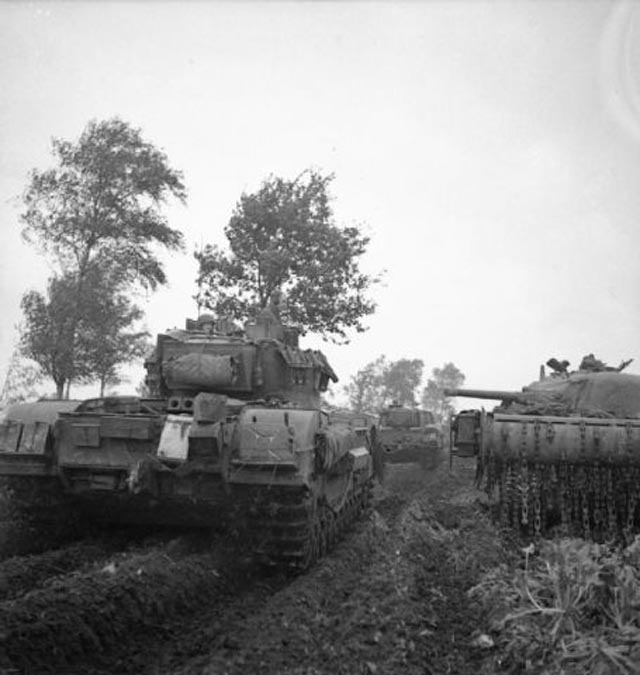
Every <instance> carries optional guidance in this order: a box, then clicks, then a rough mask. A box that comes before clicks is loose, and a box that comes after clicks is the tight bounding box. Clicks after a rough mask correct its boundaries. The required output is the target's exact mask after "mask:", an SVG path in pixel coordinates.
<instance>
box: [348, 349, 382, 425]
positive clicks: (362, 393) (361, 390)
mask: <svg viewBox="0 0 640 675" xmlns="http://www.w3.org/2000/svg"><path fill="white" fill-rule="evenodd" d="M387 366H388V363H387V360H386V358H385V357H384V356H379V357H378V358H377V359H376V360H375V361H371V362H370V363H368V364H367V365H366V366H365V367H364V368H362V369H360V370H359V371H358V372H357V373H356V374H355V375H352V376H351V380H350V381H349V384H347V385H346V386H345V387H344V388H343V389H344V393H345V394H346V395H347V397H348V399H349V407H350V408H351V409H352V410H355V411H356V412H375V411H376V410H379V409H380V408H381V407H382V406H383V402H384V372H385V370H386V368H387Z"/></svg>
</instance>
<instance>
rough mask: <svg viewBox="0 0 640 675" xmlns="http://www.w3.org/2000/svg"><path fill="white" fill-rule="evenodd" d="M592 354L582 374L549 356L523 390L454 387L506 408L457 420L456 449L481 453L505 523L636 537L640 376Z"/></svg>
mask: <svg viewBox="0 0 640 675" xmlns="http://www.w3.org/2000/svg"><path fill="white" fill-rule="evenodd" d="M629 363H630V361H624V362H622V363H621V364H620V365H619V366H617V367H610V366H607V365H606V364H605V363H603V362H602V361H600V360H598V359H596V358H595V357H594V356H593V354H589V355H588V356H585V357H584V358H583V359H582V361H581V363H580V366H579V368H578V369H577V370H574V371H570V370H569V362H568V361H559V360H558V359H555V358H554V359H550V360H549V361H548V362H547V366H549V367H550V369H551V374H549V375H546V374H545V369H544V367H543V368H542V369H541V377H540V379H539V380H538V381H536V382H533V383H532V384H530V385H528V386H526V387H524V388H523V389H522V390H521V391H487V390H473V389H465V390H461V389H450V390H447V391H446V394H447V395H449V396H456V397H457V396H466V397H471V398H480V399H487V400H498V401H500V402H501V403H500V404H499V405H498V406H497V407H495V408H494V409H493V410H492V411H491V412H485V410H484V409H478V410H464V411H462V412H460V413H459V414H458V415H457V416H456V417H455V418H454V420H453V424H452V444H453V452H454V453H455V454H458V455H463V456H474V455H475V456H477V458H478V479H479V481H480V482H484V486H485V488H486V489H487V491H488V492H489V494H490V495H491V496H492V497H495V499H496V504H497V507H498V512H499V515H500V518H501V520H502V522H503V523H504V524H506V525H511V526H517V527H519V528H523V529H525V530H528V531H530V532H532V533H534V534H539V533H540V532H543V531H545V530H546V529H548V528H550V527H553V526H558V527H559V528H560V531H561V532H562V533H564V534H575V535H582V536H586V537H593V538H595V539H598V540H605V539H607V538H611V537H616V536H619V535H623V536H625V537H626V538H629V537H630V536H631V534H632V533H633V532H635V531H637V528H638V524H639V522H640V375H634V374H630V373H624V372H622V371H623V370H624V368H625V367H626V366H627V365H628V364H629Z"/></svg>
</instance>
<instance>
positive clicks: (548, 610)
mask: <svg viewBox="0 0 640 675" xmlns="http://www.w3.org/2000/svg"><path fill="white" fill-rule="evenodd" d="M533 552H534V551H533V546H532V547H530V548H527V549H524V554H525V562H524V567H523V569H519V570H517V571H516V572H515V573H511V572H509V570H508V569H507V568H506V567H505V566H502V567H499V568H496V569H495V570H494V571H492V572H491V573H489V574H487V575H485V577H484V578H483V580H482V581H481V583H480V584H478V585H477V586H475V587H474V588H473V589H471V591H470V596H471V597H474V598H477V599H480V600H481V601H482V602H483V603H484V604H485V605H486V606H487V608H489V609H490V612H491V615H492V629H493V631H494V632H495V633H496V634H497V636H498V640H499V646H500V648H501V651H502V652H503V653H504V654H505V655H506V656H505V658H504V659H503V663H502V667H503V668H504V669H507V670H509V671H510V672H514V671H515V670H517V672H521V671H523V670H527V671H528V672H529V671H530V672H545V673H576V674H577V673H587V672H588V673H602V674H605V673H637V672H638V670H637V665H638V663H640V536H637V537H636V539H635V541H634V542H633V543H632V544H631V545H629V546H628V547H627V548H626V549H624V550H622V551H617V550H615V549H613V548H611V547H609V546H606V545H599V544H594V543H591V542H585V541H583V540H580V539H562V540H559V541H543V542H542V545H541V549H540V555H539V556H535V557H532V554H533Z"/></svg>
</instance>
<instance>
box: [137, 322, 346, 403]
mask: <svg viewBox="0 0 640 675" xmlns="http://www.w3.org/2000/svg"><path fill="white" fill-rule="evenodd" d="M145 367H146V369H147V378H146V383H147V386H148V387H149V390H150V392H151V394H152V396H155V397H161V398H166V399H167V401H168V404H167V405H168V409H169V410H171V411H173V412H179V411H190V410H192V409H193V400H194V397H195V396H196V395H197V394H199V393H203V392H206V393H215V394H223V395H226V396H231V397H233V398H236V399H239V400H244V401H248V400H281V401H289V402H291V403H293V404H299V405H305V406H314V407H319V406H320V396H321V394H322V393H323V392H324V391H326V390H327V387H328V384H329V382H330V381H333V382H337V380H338V378H337V376H336V374H335V373H334V371H333V369H332V368H331V366H330V365H329V363H328V361H327V359H326V358H325V356H324V354H322V352H320V351H315V350H311V349H300V348H299V347H298V331H297V330H296V329H295V328H291V327H285V326H283V325H282V324H281V323H280V321H279V320H278V318H277V317H276V316H275V315H274V314H273V313H272V312H271V311H270V310H269V309H265V310H262V311H261V312H260V313H259V314H258V316H257V317H256V320H255V321H253V322H248V323H247V324H246V325H245V328H244V330H242V329H240V328H239V327H237V326H236V325H235V324H234V323H233V322H231V321H229V320H217V321H216V320H215V319H214V318H213V317H212V316H211V315H203V316H201V317H200V318H199V319H197V320H191V319H188V320H187V322H186V329H185V330H181V329H173V330H168V331H166V332H164V333H161V334H160V335H159V336H158V339H157V345H156V348H155V350H154V352H153V354H152V355H151V356H150V357H149V358H148V359H147V361H146V362H145Z"/></svg>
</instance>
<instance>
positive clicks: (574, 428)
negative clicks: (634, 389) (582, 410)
mask: <svg viewBox="0 0 640 675" xmlns="http://www.w3.org/2000/svg"><path fill="white" fill-rule="evenodd" d="M481 435H482V439H483V454H485V455H486V456H489V457H491V456H493V457H496V458H499V459H501V460H515V459H519V458H522V459H526V460H527V461H532V462H540V463H543V464H544V463H556V462H559V461H567V462H571V463H581V462H588V463H593V462H603V463H613V464H629V463H631V464H640V419H612V418H599V417H555V416H554V417H551V416H549V417H545V416H533V415H505V414H499V413H494V414H488V415H487V416H486V418H485V421H484V423H483V425H482V430H481Z"/></svg>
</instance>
